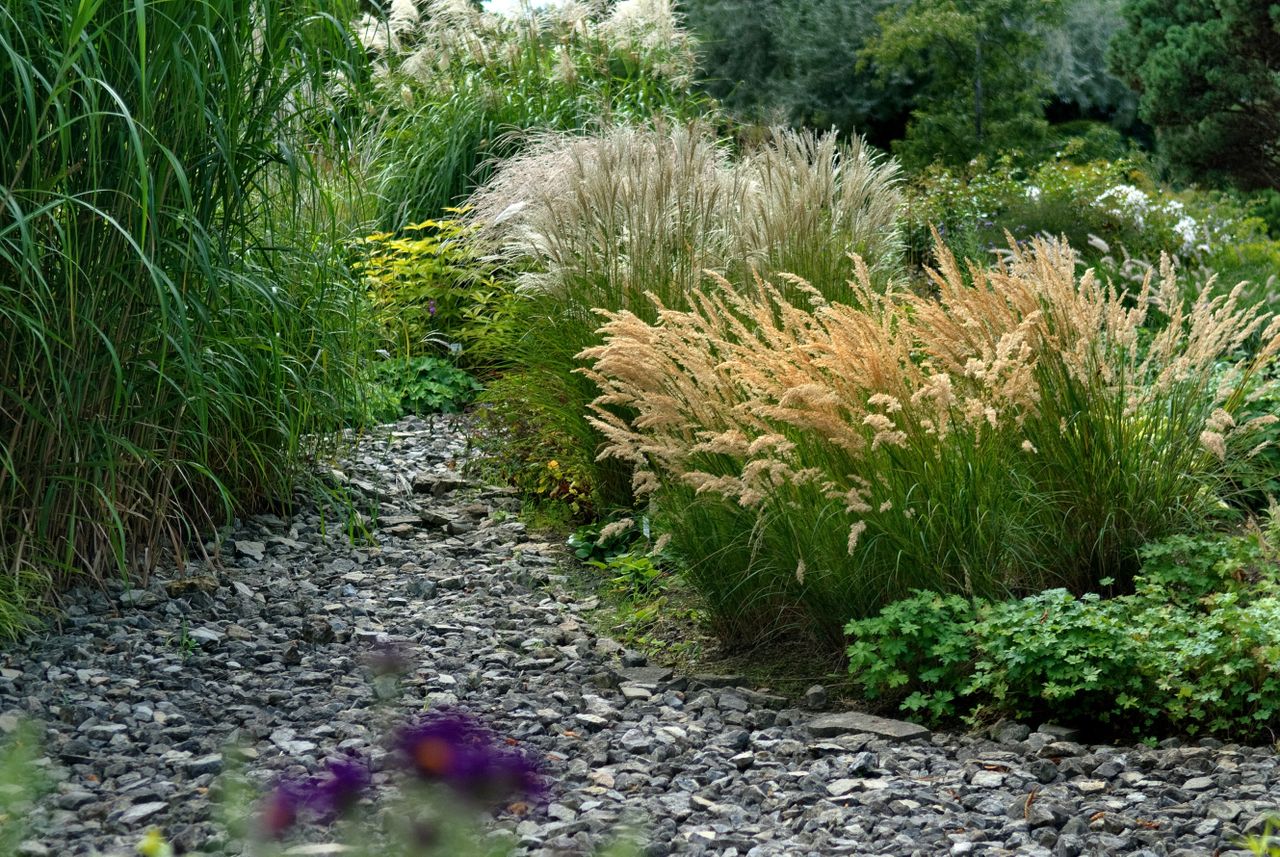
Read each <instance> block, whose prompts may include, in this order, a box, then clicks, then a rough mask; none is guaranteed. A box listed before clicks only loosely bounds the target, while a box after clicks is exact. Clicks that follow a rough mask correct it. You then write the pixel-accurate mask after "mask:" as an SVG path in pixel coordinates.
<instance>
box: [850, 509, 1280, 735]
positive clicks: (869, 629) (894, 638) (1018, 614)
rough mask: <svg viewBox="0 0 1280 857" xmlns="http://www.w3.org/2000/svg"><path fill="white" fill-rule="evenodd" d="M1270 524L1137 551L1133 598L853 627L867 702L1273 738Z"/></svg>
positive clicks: (901, 610) (932, 605)
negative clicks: (1139, 555) (1138, 568)
mask: <svg viewBox="0 0 1280 857" xmlns="http://www.w3.org/2000/svg"><path fill="white" fill-rule="evenodd" d="M1278 537H1280V528H1278V527H1277V524H1276V519H1275V517H1274V513H1273V517H1272V519H1271V521H1270V523H1269V524H1268V527H1267V529H1266V530H1265V531H1262V530H1258V529H1254V530H1253V531H1252V532H1249V533H1247V534H1245V535H1240V536H1201V537H1189V536H1173V537H1170V538H1168V539H1165V540H1163V541H1160V542H1155V543H1152V544H1150V545H1148V546H1146V547H1145V548H1144V549H1143V550H1142V558H1143V565H1142V569H1141V572H1140V574H1139V576H1138V577H1137V578H1136V579H1135V581H1134V591H1133V592H1132V594H1127V595H1120V596H1116V597H1113V598H1102V597H1100V596H1099V595H1097V594H1086V595H1084V596H1082V597H1075V596H1073V595H1071V594H1070V593H1068V592H1066V591H1065V590H1062V589H1050V590H1047V591H1044V592H1041V593H1038V594H1036V595H1032V596H1029V597H1026V598H1023V599H1019V600H1012V601H998V602H990V601H984V600H980V599H975V600H972V601H971V600H968V599H963V598H958V597H955V596H952V597H946V598H944V597H943V596H940V595H936V594H934V593H930V592H918V593H916V594H915V595H913V596H912V597H910V598H908V599H905V600H902V601H899V602H896V603H894V604H891V605H889V606H887V607H886V608H885V609H884V610H883V611H881V612H880V614H878V615H877V616H874V617H870V618H867V619H862V620H856V621H854V622H851V623H849V625H848V627H847V628H846V632H847V633H848V634H849V635H850V636H851V637H852V638H853V641H852V643H851V645H850V646H849V649H848V654H849V668H850V671H851V672H852V673H853V675H854V676H855V677H856V678H857V680H858V681H859V683H860V684H861V685H862V686H863V688H864V689H865V690H866V692H867V694H868V695H869V696H870V697H871V698H875V699H883V700H886V701H889V702H892V703H894V704H897V705H898V706H899V707H900V708H901V709H902V710H904V711H907V712H911V713H913V714H916V715H920V716H928V717H932V718H933V719H935V720H936V719H944V718H948V717H954V716H956V715H959V714H966V713H967V714H970V715H972V716H975V717H997V716H1010V717H1016V718H1045V717H1049V718H1054V719H1057V720H1059V721H1062V722H1070V723H1075V724H1078V725H1084V726H1097V725H1101V727H1102V728H1103V729H1107V730H1111V731H1114V732H1119V733H1131V734H1135V735H1148V734H1153V733H1156V732H1163V731H1170V730H1173V731H1181V732H1188V733H1193V734H1205V733H1214V734H1221V735H1227V736H1231V737H1233V738H1237V739H1240V740H1256V739H1259V738H1267V737H1270V733H1269V731H1268V730H1269V727H1270V725H1271V724H1272V723H1274V720H1275V717H1276V716H1278V715H1280V676H1278V675H1277V674H1276V671H1275V664H1276V662H1277V658H1280V575H1278V573H1277V565H1276V559H1277V554H1276V546H1277V543H1278V541H1280V538H1278Z"/></svg>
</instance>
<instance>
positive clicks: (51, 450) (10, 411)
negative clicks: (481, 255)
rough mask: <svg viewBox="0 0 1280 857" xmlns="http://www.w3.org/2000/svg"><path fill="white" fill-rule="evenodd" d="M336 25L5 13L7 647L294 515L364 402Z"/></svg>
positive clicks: (1, 408)
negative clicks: (63, 595)
mask: <svg viewBox="0 0 1280 857" xmlns="http://www.w3.org/2000/svg"><path fill="white" fill-rule="evenodd" d="M335 11H341V10H336V9H335V7H334V6H333V4H328V3H318V2H317V3H312V2H307V0H302V2H288V3H284V2H275V0H184V2H172V0H139V2H136V3H129V4H125V5H112V4H110V3H106V2H101V0H85V1H84V2H77V3H67V2H57V0H14V2H10V3H6V4H4V6H3V8H0V117H2V118H0V330H3V335H4V347H3V349H0V570H2V571H0V636H4V635H6V634H9V633H13V632H14V631H16V630H17V624H18V623H19V622H20V620H21V617H22V615H23V614H25V613H29V612H30V611H31V610H33V609H35V608H37V607H38V606H39V604H40V603H42V601H43V599H44V598H45V596H46V595H47V594H48V593H49V591H50V589H51V588H52V587H55V586H57V585H60V584H63V583H67V582H69V581H71V580H73V579H75V578H76V577H77V576H78V575H89V576H91V577H93V578H103V577H107V576H113V575H114V576H122V577H131V576H145V574H146V573H147V571H148V570H149V569H150V568H151V567H152V566H154V565H155V563H156V562H157V561H158V560H159V558H160V557H161V556H162V555H163V554H165V553H171V554H176V555H177V556H178V557H179V559H180V558H181V557H182V555H183V553H184V551H185V549H186V547H187V545H188V544H189V543H191V542H192V541H193V540H195V539H198V538H200V537H203V536H204V535H206V534H207V533H208V531H209V530H210V528H212V527H214V526H216V525H219V524H221V523H222V522H224V521H225V520H226V519H227V516H228V515H229V514H230V513H231V512H232V511H234V510H236V509H242V508H245V507H248V506H251V505H254V504H257V503H261V502H264V501H272V500H278V499H286V500H287V498H288V497H289V496H290V493H291V491H290V485H291V482H292V479H293V477H294V476H295V474H296V472H297V470H298V467H299V464H300V463H301V461H302V460H303V458H304V457H305V456H306V455H307V454H308V453H309V452H312V451H314V450H315V448H316V445H317V443H320V442H322V441H323V440H324V438H326V437H328V436H329V433H330V432H331V431H332V430H333V429H334V428H335V427H336V420H337V415H338V414H339V413H341V412H343V411H345V410H349V409H350V406H351V404H352V402H353V401H354V400H355V399H356V397H357V391H356V390H355V388H354V382H353V381H352V380H351V379H352V373H351V372H349V366H350V364H351V362H352V357H353V355H354V354H355V353H356V352H357V350H358V348H359V341H358V337H359V325H358V319H357V317H356V315H355V311H356V307H357V304H356V292H355V290H354V288H353V287H352V285H351V283H350V281H349V280H348V279H347V275H346V274H345V272H344V270H343V268H342V265H341V264H340V263H339V255H338V247H337V245H338V243H339V241H340V240H341V239H342V238H343V234H342V231H341V227H342V220H343V217H342V216H341V214H340V211H339V209H340V208H341V206H339V205H336V204H334V200H335V199H336V198H337V197H338V196H342V197H347V196H350V194H351V191H352V190H353V188H351V187H345V188H344V187H342V186H341V182H342V171H341V170H340V169H339V168H338V167H337V166H336V164H338V163H340V162H341V161H340V158H341V155H342V151H341V150H342V146H343V139H344V138H343V135H342V129H343V128H344V120H343V117H342V115H340V114H339V113H338V112H336V111H335V110H333V109H332V104H331V102H330V101H329V100H328V99H327V98H326V97H325V88H326V86H327V77H326V76H327V75H328V74H329V73H330V72H334V71H337V70H341V69H342V68H344V67H345V68H348V69H352V68H353V66H352V65H351V64H350V63H347V65H345V66H344V65H343V64H344V61H346V60H349V59H350V58H351V57H352V54H351V51H350V48H352V47H353V44H352V43H351V42H350V40H349V39H347V37H346V35H345V32H344V30H343V28H342V27H341V26H340V25H339V24H338V23H337V22H336V21H335V19H334V17H332V15H331V13H333V12H335ZM354 74H355V72H354V71H352V75H354ZM348 77H349V78H350V77H351V75H348ZM321 155H327V156H328V157H327V158H323V159H322V158H321V157H320V156H321ZM322 165H323V166H322ZM322 171H323V172H322ZM326 188H328V189H329V190H330V191H335V190H336V191H340V192H334V193H330V192H326ZM196 544H199V542H198V541H197V542H196Z"/></svg>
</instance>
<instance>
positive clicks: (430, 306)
mask: <svg viewBox="0 0 1280 857" xmlns="http://www.w3.org/2000/svg"><path fill="white" fill-rule="evenodd" d="M435 314H436V299H435V298H431V299H430V300H428V301H427V315H430V316H435Z"/></svg>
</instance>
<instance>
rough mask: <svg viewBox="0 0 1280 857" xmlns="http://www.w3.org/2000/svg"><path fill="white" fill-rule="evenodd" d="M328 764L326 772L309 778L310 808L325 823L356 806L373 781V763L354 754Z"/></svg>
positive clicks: (307, 798)
mask: <svg viewBox="0 0 1280 857" xmlns="http://www.w3.org/2000/svg"><path fill="white" fill-rule="evenodd" d="M327 768H328V770H327V771H326V776H324V777H312V778H311V779H310V780H308V781H307V784H308V787H309V788H308V791H307V795H306V798H305V800H306V805H307V808H308V809H310V810H311V811H312V812H314V813H315V814H316V815H317V816H318V817H319V819H320V822H321V823H322V824H329V823H331V822H333V821H336V820H337V819H338V817H339V816H341V815H342V814H343V813H344V812H346V811H347V810H348V809H350V808H351V807H352V806H354V805H355V803H356V801H358V800H360V796H361V795H362V794H363V793H364V791H365V789H367V788H369V784H370V783H371V782H372V778H371V777H370V774H369V766H368V765H366V764H365V763H364V762H363V761H362V760H360V759H359V758H357V757H354V756H346V757H343V758H341V759H333V760H330V762H329V763H328V765H327Z"/></svg>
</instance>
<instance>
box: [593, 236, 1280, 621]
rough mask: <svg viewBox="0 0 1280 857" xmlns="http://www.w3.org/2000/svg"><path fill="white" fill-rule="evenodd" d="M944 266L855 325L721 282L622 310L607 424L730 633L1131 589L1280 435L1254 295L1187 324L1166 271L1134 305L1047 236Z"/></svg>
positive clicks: (611, 316)
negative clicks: (933, 595)
mask: <svg viewBox="0 0 1280 857" xmlns="http://www.w3.org/2000/svg"><path fill="white" fill-rule="evenodd" d="M940 252H941V256H942V259H943V262H944V264H943V267H942V269H941V270H940V271H939V272H938V273H936V274H934V275H933V277H934V285H935V288H936V290H937V293H938V294H937V297H936V298H935V297H918V296H914V295H911V294H905V293H899V292H894V291H890V292H888V293H883V294H882V293H881V292H879V291H878V290H877V289H876V288H874V287H873V284H872V280H871V277H870V275H869V273H868V272H867V271H866V269H865V268H863V269H861V270H860V271H859V275H858V278H857V280H855V282H854V283H853V287H854V288H855V290H856V294H855V303H854V304H852V305H844V304H835V303H827V302H825V301H824V300H822V299H821V297H820V296H818V295H816V294H810V296H809V297H810V303H811V305H812V307H813V308H812V309H809V308H805V307H803V306H801V305H798V304H797V303H795V302H793V301H790V300H788V299H787V298H786V296H784V295H783V294H781V293H780V292H779V291H778V290H776V289H774V288H772V287H769V286H762V287H761V288H760V290H759V291H758V292H757V293H756V294H755V295H754V296H751V295H749V294H748V295H739V294H737V293H735V292H734V291H733V290H732V289H730V288H727V287H725V288H721V289H720V290H718V291H708V292H706V293H701V294H698V295H697V296H696V297H695V298H694V304H695V308H694V309H693V310H691V311H678V310H675V309H662V310H660V311H659V313H658V320H657V322H656V323H648V322H645V321H644V320H643V319H641V318H639V317H638V316H637V315H635V314H634V313H631V312H628V311H621V312H609V313H605V314H604V315H605V318H606V320H607V323H606V324H605V326H604V328H603V333H604V336H605V344H604V345H603V346H599V347H595V348H591V349H588V350H587V351H586V352H584V356H585V357H587V358H589V359H590V360H592V361H593V368H592V370H591V371H590V372H589V373H588V375H589V377H590V378H591V379H592V380H594V381H595V382H596V383H597V384H598V385H599V387H600V389H601V391H602V395H601V396H600V397H599V398H598V399H597V400H596V402H595V404H594V406H593V408H594V411H595V417H594V419H593V423H594V424H595V426H596V427H597V428H598V429H599V430H600V431H601V432H602V433H603V434H604V435H605V436H606V437H607V438H608V445H607V446H606V448H605V452H606V454H608V455H609V456H613V457H617V458H620V459H621V460H624V461H626V462H628V463H629V464H631V465H632V466H634V467H635V468H636V482H635V485H636V487H637V489H638V490H639V491H640V492H641V493H646V494H652V495H653V499H654V502H655V503H656V505H657V507H658V512H659V513H658V517H659V520H660V521H661V523H662V524H663V526H665V527H666V528H667V529H668V532H669V534H670V535H671V537H672V539H673V546H674V548H675V550H676V551H677V553H678V554H680V555H681V556H682V557H683V558H684V559H685V560H686V561H687V563H688V566H689V574H690V576H691V578H692V579H693V581H694V583H695V585H696V586H697V587H698V588H699V589H700V590H702V592H703V594H704V595H705V596H706V597H707V599H708V601H709V606H710V608H711V611H712V613H713V614H714V616H715V617H716V618H717V619H718V620H719V621H720V623H721V625H722V630H725V631H727V632H729V633H731V634H732V633H739V634H747V635H756V634H760V633H762V632H763V631H767V630H768V629H769V628H771V627H772V626H774V625H775V624H776V623H778V622H780V621H795V620H796V618H797V615H798V616H799V617H800V621H801V622H802V623H803V624H804V625H805V626H806V627H808V628H810V629H811V630H814V631H816V632H818V633H821V634H825V635H830V636H834V635H835V634H836V633H838V630H839V628H840V627H841V626H842V625H843V620H844V619H845V618H847V617H848V616H850V615H852V616H855V617H861V616H866V615H870V614H872V613H874V612H875V611H876V610H878V609H879V608H880V607H882V606H883V605H885V604H886V603H889V602H890V601H893V600H896V599H898V598H902V597H904V596H905V595H906V594H907V593H908V592H909V591H911V590H912V589H932V590H937V591H941V592H947V593H960V594H966V595H979V596H985V597H992V596H1000V595H1003V594H1004V593H1005V592H1007V591H1010V590H1012V591H1038V590H1040V589H1043V588H1045V587H1046V586H1047V585H1065V586H1067V587H1069V588H1071V589H1072V590H1074V591H1077V592H1083V591H1087V590H1089V589H1091V588H1093V587H1096V586H1097V585H1098V582H1099V580H1100V579H1101V578H1103V577H1113V578H1118V579H1119V581H1120V585H1122V586H1123V585H1125V584H1126V582H1127V579H1128V577H1129V576H1130V575H1131V574H1132V573H1133V571H1134V569H1135V565H1136V561H1135V560H1136V550H1137V548H1138V547H1139V546H1140V545H1141V544H1143V543H1144V542H1146V541H1148V540H1150V539H1154V538H1160V537H1162V536H1164V535H1168V534H1169V533H1172V532H1177V531H1179V530H1181V529H1183V528H1185V527H1187V526H1188V525H1192V526H1194V525H1195V524H1197V523H1198V522H1200V521H1202V520H1203V519H1204V517H1205V516H1206V515H1208V514H1210V513H1211V512H1212V511H1213V510H1214V509H1215V508H1216V507H1217V505H1218V497H1219V492H1220V491H1222V490H1223V489H1224V486H1225V484H1226V470H1227V467H1228V462H1231V461H1234V460H1238V459H1245V458H1248V457H1249V456H1250V454H1252V453H1253V452H1254V451H1255V445H1254V441H1255V439H1256V435H1257V432H1258V430H1259V429H1261V428H1262V427H1264V426H1265V425H1267V424H1270V423H1272V422H1274V421H1275V417H1274V416H1265V417H1260V418H1257V419H1254V420H1249V421H1247V422H1246V421H1244V420H1240V421H1237V418H1236V415H1237V414H1239V413H1240V409H1241V406H1242V403H1243V399H1244V396H1245V391H1246V390H1247V389H1248V387H1249V385H1250V383H1251V380H1250V379H1252V378H1253V377H1255V376H1257V374H1258V373H1259V372H1261V371H1263V370H1264V369H1265V367H1266V365H1268V364H1269V363H1270V362H1271V361H1272V359H1273V357H1274V353H1275V350H1276V348H1277V347H1278V346H1280V324H1277V323H1274V322H1273V323H1272V324H1271V325H1270V326H1269V327H1267V329H1266V330H1265V332H1263V326H1264V325H1265V324H1266V322H1267V318H1268V317H1267V316H1266V315H1265V314H1263V313H1261V312H1260V311H1259V310H1258V309H1257V308H1251V307H1246V306H1241V305H1240V303H1239V292H1238V291H1237V292H1234V293H1233V294H1232V295H1231V296H1230V297H1221V298H1214V299H1209V298H1208V297H1206V298H1205V299H1203V300H1202V301H1199V302H1197V303H1196V304H1195V305H1193V306H1191V307H1184V306H1183V305H1182V303H1181V301H1180V300H1179V297H1178V285H1177V282H1176V279H1175V277H1174V275H1173V272H1172V270H1171V269H1170V268H1169V267H1168V266H1166V269H1165V271H1164V274H1163V276H1162V277H1161V279H1160V281H1159V282H1158V283H1155V282H1152V281H1151V280H1148V282H1147V283H1146V284H1145V285H1144V286H1143V288H1142V289H1140V290H1139V291H1138V292H1137V293H1135V294H1126V293H1124V292H1120V291H1117V290H1115V289H1112V288H1109V287H1106V286H1103V285H1102V284H1101V283H1099V282H1098V281H1097V280H1096V279H1095V278H1094V277H1093V275H1092V274H1086V275H1085V276H1083V277H1080V278H1077V275H1076V259H1075V256H1074V254H1073V253H1072V252H1071V251H1070V250H1069V248H1066V247H1065V246H1061V245H1056V244H1051V243H1044V242H1037V243H1036V244H1035V245H1034V249H1032V250H1028V251H1022V250H1017V249H1015V250H1013V251H1011V257H1010V261H1009V263H1008V264H1007V265H1005V266H1002V267H999V268H994V269H991V270H985V271H984V270H982V269H979V268H976V267H975V268H973V269H971V270H970V271H969V272H968V275H967V276H966V275H963V274H962V272H961V271H960V269H959V266H958V265H957V264H956V263H955V261H954V260H953V259H952V258H951V257H950V256H949V255H948V254H947V253H946V252H945V251H940ZM1153 308H1159V312H1160V313H1161V314H1162V315H1163V316H1164V323H1163V326H1162V327H1161V328H1160V329H1159V330H1158V331H1156V332H1154V333H1152V332H1150V331H1147V330H1146V329H1145V328H1144V325H1145V322H1146V320H1147V317H1148V315H1149V314H1150V313H1151V312H1152V310H1153ZM1259 334H1261V341H1262V342H1263V343H1264V345H1263V346H1262V347H1261V348H1260V349H1259V350H1258V352H1257V355H1256V356H1255V357H1253V358H1250V359H1248V360H1243V361H1241V362H1239V363H1238V364H1236V365H1235V366H1234V367H1233V368H1232V369H1231V370H1230V371H1229V372H1228V373H1227V374H1226V375H1225V376H1219V377H1215V375H1214V371H1213V370H1214V369H1215V366H1217V364H1219V363H1220V362H1223V361H1229V360H1230V359H1231V355H1233V354H1234V353H1235V352H1236V350H1237V349H1239V348H1240V346H1241V344H1242V343H1243V342H1245V341H1246V340H1248V339H1250V338H1251V337H1255V336H1258V335H1259Z"/></svg>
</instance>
